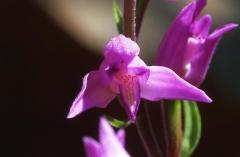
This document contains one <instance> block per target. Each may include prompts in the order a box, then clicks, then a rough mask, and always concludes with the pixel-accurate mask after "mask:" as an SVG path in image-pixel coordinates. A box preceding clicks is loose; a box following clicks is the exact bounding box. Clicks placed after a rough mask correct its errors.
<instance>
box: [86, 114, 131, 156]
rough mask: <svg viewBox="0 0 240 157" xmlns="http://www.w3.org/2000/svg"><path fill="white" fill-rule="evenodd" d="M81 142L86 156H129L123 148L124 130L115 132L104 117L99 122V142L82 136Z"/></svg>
mask: <svg viewBox="0 0 240 157" xmlns="http://www.w3.org/2000/svg"><path fill="white" fill-rule="evenodd" d="M83 143H84V146H85V151H86V154H87V157H113V156H114V157H130V155H129V154H128V152H127V151H126V150H125V149H124V144H125V131H124V130H123V129H121V130H119V131H118V132H117V134H115V132H114V130H113V129H112V128H111V126H110V125H109V124H108V122H107V120H106V119H105V118H101V119H100V123H99V142H97V141H96V140H94V139H93V138H91V137H84V138H83Z"/></svg>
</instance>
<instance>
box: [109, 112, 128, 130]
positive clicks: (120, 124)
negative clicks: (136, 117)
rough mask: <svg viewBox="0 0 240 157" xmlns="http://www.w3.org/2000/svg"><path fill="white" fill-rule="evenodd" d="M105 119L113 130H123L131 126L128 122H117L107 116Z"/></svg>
mask: <svg viewBox="0 0 240 157" xmlns="http://www.w3.org/2000/svg"><path fill="white" fill-rule="evenodd" d="M105 117H106V119H107V120H108V122H109V123H110V124H111V125H112V126H113V127H114V128H125V127H128V126H129V125H130V124H131V122H130V121H122V120H118V119H115V118H113V117H111V116H108V115H105Z"/></svg>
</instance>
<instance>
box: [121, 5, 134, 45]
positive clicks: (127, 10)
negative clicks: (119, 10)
mask: <svg viewBox="0 0 240 157" xmlns="http://www.w3.org/2000/svg"><path fill="white" fill-rule="evenodd" d="M136 7H137V0H124V13H123V16H124V24H123V26H124V29H123V30H124V35H125V36H126V37H129V38H131V39H132V40H133V41H136Z"/></svg>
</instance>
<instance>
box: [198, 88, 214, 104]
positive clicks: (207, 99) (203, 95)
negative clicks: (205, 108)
mask: <svg viewBox="0 0 240 157" xmlns="http://www.w3.org/2000/svg"><path fill="white" fill-rule="evenodd" d="M199 90H200V91H201V98H200V99H199V101H201V102H205V103H211V102H212V99H211V98H210V97H209V96H208V95H207V94H206V93H205V92H204V91H202V90H201V89H199Z"/></svg>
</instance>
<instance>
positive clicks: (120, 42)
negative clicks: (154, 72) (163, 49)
mask: <svg viewBox="0 0 240 157" xmlns="http://www.w3.org/2000/svg"><path fill="white" fill-rule="evenodd" d="M139 52H140V48H139V46H138V45H137V43H135V42H134V41H132V40H131V39H130V38H127V37H125V36H123V35H121V34H120V35H118V36H116V37H114V38H112V39H111V40H110V41H109V42H108V43H107V45H106V46H105V49H104V57H105V62H106V63H107V64H109V65H111V64H120V63H121V62H124V63H126V64H128V63H129V62H130V61H131V60H132V59H133V58H134V57H135V56H137V55H138V54H139Z"/></svg>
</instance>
